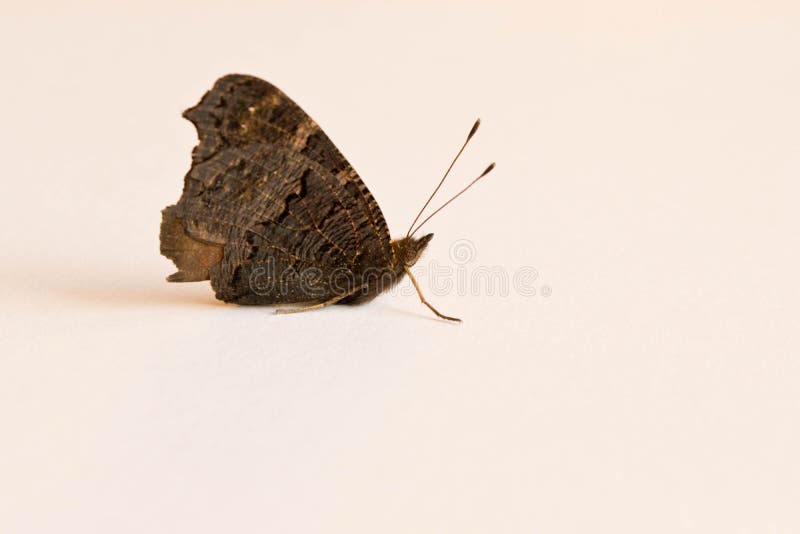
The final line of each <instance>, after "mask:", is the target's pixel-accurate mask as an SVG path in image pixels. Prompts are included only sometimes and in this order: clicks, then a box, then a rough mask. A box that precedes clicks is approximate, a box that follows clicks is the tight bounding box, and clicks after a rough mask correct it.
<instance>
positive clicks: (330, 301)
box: [275, 287, 361, 314]
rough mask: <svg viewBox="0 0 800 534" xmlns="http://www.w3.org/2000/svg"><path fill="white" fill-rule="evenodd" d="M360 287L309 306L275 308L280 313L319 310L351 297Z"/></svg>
mask: <svg viewBox="0 0 800 534" xmlns="http://www.w3.org/2000/svg"><path fill="white" fill-rule="evenodd" d="M360 289H361V288H360V287H357V288H356V289H354V290H353V291H350V292H349V293H342V294H341V295H336V296H335V297H333V298H332V299H328V300H326V301H324V302H319V303H317V304H309V305H308V306H300V307H297V308H278V309H277V310H275V313H280V314H285V313H300V312H304V311H311V310H318V309H320V308H324V307H326V306H330V305H331V304H336V303H337V302H339V301H340V300H342V299H343V298H346V297H349V296H350V295H353V294H355V293H356V292H357V291H359V290H360Z"/></svg>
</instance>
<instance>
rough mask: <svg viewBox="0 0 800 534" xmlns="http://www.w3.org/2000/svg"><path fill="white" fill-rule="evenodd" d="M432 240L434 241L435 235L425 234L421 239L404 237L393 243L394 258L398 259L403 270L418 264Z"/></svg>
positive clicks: (398, 264) (398, 263)
mask: <svg viewBox="0 0 800 534" xmlns="http://www.w3.org/2000/svg"><path fill="white" fill-rule="evenodd" d="M431 239H433V234H425V235H424V236H422V237H420V238H419V239H417V238H414V237H404V238H403V239H398V240H396V241H393V242H392V245H393V246H394V253H395V254H394V257H395V258H396V261H397V266H398V267H400V268H401V269H402V268H403V267H411V266H412V265H414V264H415V263H417V261H418V260H419V258H420V256H422V253H423V251H424V250H425V247H427V246H428V243H430V241H431Z"/></svg>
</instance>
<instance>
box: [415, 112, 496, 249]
mask: <svg viewBox="0 0 800 534" xmlns="http://www.w3.org/2000/svg"><path fill="white" fill-rule="evenodd" d="M480 125H481V120H480V119H478V120H476V121H475V124H473V125H472V129H471V130H470V131H469V135H467V140H466V141H464V144H463V145H461V150H459V151H458V154H456V157H455V158H453V161H452V162H451V163H450V166H449V167H447V171H445V173H444V176H442V179H441V180H439V185H437V186H436V189H434V190H433V193H431V196H429V197H428V200H427V201H425V204H424V205H423V206H422V209H421V210H419V213H417V216H416V217H414V221H413V222H412V223H411V226H409V227H408V232H406V237H410V236H411V235H412V234H411V229H412V228H414V225H415V224H416V223H417V221H418V220H419V217H420V215H422V212H423V211H425V208H427V207H428V204H430V203H431V200H433V197H434V195H436V192H437V191H439V188H440V187H442V184H443V183H444V179H445V178H447V175H448V174H450V170H451V169H452V168H453V165H455V164H456V161H458V158H459V156H461V153H462V152H464V149H465V148H466V147H467V143H469V140H470V139H472V136H473V135H475V132H477V131H478V126H480ZM484 174H485V173H484ZM462 192H463V191H462ZM459 194H461V193H459ZM442 207H444V206H442ZM439 209H441V208H439ZM426 220H427V219H426ZM420 226H422V225H420Z"/></svg>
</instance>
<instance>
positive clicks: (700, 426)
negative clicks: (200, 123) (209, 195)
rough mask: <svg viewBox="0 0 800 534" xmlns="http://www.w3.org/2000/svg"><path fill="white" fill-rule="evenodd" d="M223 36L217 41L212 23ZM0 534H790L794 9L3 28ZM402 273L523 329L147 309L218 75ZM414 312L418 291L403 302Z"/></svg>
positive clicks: (317, 12)
mask: <svg viewBox="0 0 800 534" xmlns="http://www.w3.org/2000/svg"><path fill="white" fill-rule="evenodd" d="M229 6H230V7H229ZM2 13H3V14H2V22H0V66H1V68H2V73H3V82H2V84H1V85H0V106H2V115H1V119H0V120H2V127H1V128H0V136H2V137H0V153H1V154H2V159H1V160H0V161H2V185H3V187H2V199H3V203H2V209H1V210H0V249H1V250H2V264H0V276H2V284H0V295H1V297H0V298H1V299H2V309H1V312H2V327H1V328H2V330H1V331H0V354H1V355H0V531H2V532H4V533H34V532H35V533H44V532H79V533H95V532H97V533H109V532H113V533H128V532H130V533H141V532H154V533H156V532H157V533H160V532H164V533H176V532H193V533H197V532H280V533H294V532H297V533H316V532H319V533H339V532H341V533H348V534H351V533H376V532H380V533H415V534H416V533H443V532H447V533H458V534H462V533H486V532H503V533H506V532H508V533H531V532H542V533H587V532H591V533H594V532H608V533H614V534H618V533H623V532H624V533H642V532H648V533H675V532H693V533H704V534H705V533H711V532H719V533H726V534H729V533H767V532H769V533H796V532H800V509H798V502H800V462H798V457H799V456H800V455H798V450H800V431H799V429H798V425H799V424H800V423H799V422H798V414H799V411H800V391H798V382H799V381H800V364H798V351H799V349H800V341H798V326H800V324H798V323H800V321H799V319H800V305H798V300H799V299H800V289H798V272H800V261H799V260H800V258H799V257H798V251H797V249H798V241H799V239H798V238H800V235H799V233H798V231H799V229H800V216H798V211H797V204H798V199H800V185H798V179H799V178H800V151H799V150H798V144H799V143H800V127H799V126H798V125H800V104H799V103H798V102H799V100H798V95H800V54H799V52H800V10H799V9H798V7H797V3H796V2H789V1H786V2H778V1H771V2H769V1H768V2H737V1H732V2H731V1H719V2H712V1H693V2H667V1H664V2H637V1H628V2H623V1H612V2H588V1H586V2H577V1H567V2H533V3H519V4H515V3H508V2H499V1H493V2H483V3H460V2H459V3H455V2H454V3H424V4H423V3H419V4H411V5H409V4H407V3H404V4H400V3H397V4H396V5H394V6H385V5H382V6H379V5H377V4H372V3H348V2H344V3H329V4H313V5H312V4H309V5H301V4H299V3H297V4H295V3H287V4H279V5H269V3H267V2H250V3H242V4H240V5H235V6H234V5H233V3H231V2H221V1H220V2H213V3H212V2H178V3H174V2H167V1H164V2H145V3H140V5H139V7H130V6H129V7H120V6H110V5H108V3H106V2H96V3H94V4H88V3H87V4H79V5H75V4H70V5H67V4H63V3H61V4H54V5H44V4H40V5H31V4H27V3H26V4H25V5H22V4H20V5H7V4H6V5H4V6H3V8H2ZM228 72H246V73H251V74H255V75H258V76H261V77H264V78H266V79H268V80H270V81H272V82H274V83H275V84H277V85H278V86H280V87H281V88H282V89H284V91H286V92H287V93H288V94H289V95H290V96H291V97H292V98H294V99H295V100H297V101H298V102H299V103H300V104H301V105H302V106H303V107H304V108H305V109H306V110H307V111H308V112H309V113H310V114H311V115H312V116H313V117H314V118H315V119H316V120H317V121H318V122H319V123H320V124H321V125H322V126H323V128H325V130H326V131H327V132H328V134H329V135H330V137H331V138H332V139H333V140H334V142H335V143H336V144H337V145H338V146H339V147H340V148H341V150H342V151H343V152H344V154H345V155H346V156H347V157H348V158H349V160H350V161H351V162H352V163H353V165H354V166H355V168H356V169H357V170H358V171H359V172H360V173H361V175H362V177H363V178H364V180H365V182H366V183H367V185H368V186H369V187H370V189H371V190H372V192H373V193H374V194H375V196H376V198H377V199H378V201H379V202H380V204H381V206H382V208H383V210H384V213H385V215H386V218H387V220H388V222H389V225H390V227H391V228H392V229H393V231H394V232H395V233H402V232H404V231H405V228H406V225H407V224H408V223H409V221H410V219H411V218H412V216H413V214H414V212H415V211H416V209H417V208H418V207H419V206H420V204H421V202H422V200H423V199H424V197H425V196H426V194H427V193H428V192H429V190H430V189H431V188H432V186H433V185H434V184H435V182H436V180H437V179H438V177H439V175H440V173H441V172H442V170H443V169H444V167H445V166H446V164H447V162H448V159H449V158H450V157H451V156H452V154H453V152H454V151H455V150H456V148H457V146H458V144H459V143H460V142H461V140H462V138H463V135H464V134H465V133H466V131H467V129H468V128H469V126H470V125H471V123H472V120H473V119H474V118H475V117H476V116H480V117H481V118H482V119H483V121H484V126H483V128H482V129H481V131H480V133H479V135H478V136H477V138H476V139H475V142H474V145H473V146H472V147H471V148H470V149H469V151H468V154H467V155H466V156H465V158H464V160H463V161H462V162H461V164H459V166H458V167H457V168H456V172H455V173H454V176H453V179H452V181H451V182H450V183H449V184H448V187H447V188H446V189H447V191H448V192H452V191H454V190H456V189H457V187H458V186H459V185H460V184H462V183H464V182H465V181H466V180H468V179H469V178H471V177H472V176H473V175H474V173H476V172H479V171H480V170H481V169H482V168H483V166H484V165H485V164H486V163H487V162H489V161H491V160H496V161H497V162H498V167H497V170H496V172H495V174H494V175H492V176H491V178H489V179H487V181H486V182H484V183H482V184H481V185H480V186H479V187H478V188H476V190H475V191H472V192H471V194H469V195H467V196H465V197H464V198H463V199H462V200H460V201H459V202H458V204H457V205H455V206H453V207H452V209H450V210H449V211H448V212H447V213H446V214H442V216H440V217H439V218H437V220H435V221H434V222H432V223H431V225H430V229H431V230H432V231H434V232H435V233H436V239H434V241H433V243H432V245H431V247H430V249H429V252H428V255H427V259H428V260H436V261H437V262H439V263H440V264H443V265H448V264H450V265H452V263H453V260H452V259H451V258H450V257H449V250H450V247H451V245H452V244H453V243H454V242H456V241H457V240H460V239H468V240H469V241H470V242H471V243H473V244H474V247H475V249H474V250H475V251H476V254H477V256H476V258H475V259H474V262H472V263H471V264H470V265H469V266H470V267H471V268H472V267H477V266H480V265H485V266H493V265H497V266H502V267H504V268H505V269H507V270H508V271H509V272H513V271H514V270H516V269H518V268H520V267H522V266H532V267H535V268H536V269H537V270H538V272H539V279H538V280H537V281H536V286H537V288H538V289H542V288H544V287H545V286H548V287H549V288H550V289H551V290H552V295H550V296H549V297H544V296H542V295H541V294H537V295H536V296H534V297H524V296H521V295H519V294H513V293H512V294H510V295H507V296H505V297H503V296H501V295H497V294H492V293H491V292H489V291H485V290H481V291H476V292H474V294H458V293H457V292H451V293H450V294H448V295H438V296H434V297H432V300H433V301H434V302H435V303H436V304H437V305H439V306H440V307H441V309H442V310H443V311H446V312H450V313H453V314H457V315H460V316H461V317H463V318H464V320H465V322H464V323H463V324H462V325H460V326H453V325H449V324H443V323H441V322H438V321H435V320H431V317H430V314H429V313H428V312H427V310H425V309H424V308H423V307H422V306H421V305H420V304H419V302H418V301H417V300H416V298H415V297H413V296H403V295H394V296H392V295H387V296H384V297H382V298H379V299H378V300H376V301H374V302H373V303H371V304H370V305H367V306H363V307H358V308H338V307H337V308H335V309H330V310H325V311H324V312H321V313H314V314H306V315H300V316H291V317H279V316H274V315H272V313H271V310H270V309H268V308H262V309H258V308H247V309H245V308H237V307H233V306H226V305H222V304H218V303H216V302H215V301H214V299H213V296H212V293H211V291H210V289H209V288H208V286H207V285H206V284H195V285H182V286H181V285H170V284H167V283H165V282H164V277H165V276H166V275H167V274H169V273H170V272H172V266H171V264H170V263H169V262H168V261H167V260H166V259H164V258H162V257H161V256H160V255H159V254H158V242H157V230H158V224H159V218H160V216H159V211H160V209H161V208H162V207H163V206H165V205H167V204H168V203H172V202H174V201H175V200H176V199H177V198H178V196H179V194H180V189H181V185H182V176H183V174H184V172H185V171H186V169H187V168H188V164H189V154H190V150H191V147H192V146H193V145H194V141H195V134H194V131H193V129H192V127H191V125H190V124H189V123H188V122H186V121H184V120H183V119H181V118H180V112H181V111H182V110H183V109H184V108H186V107H188V106H190V105H192V104H194V103H195V102H196V101H197V99H198V98H199V97H200V96H201V94H202V93H203V92H204V91H205V90H207V89H208V88H209V87H210V86H211V85H212V83H213V81H214V80H215V79H216V78H217V77H218V76H220V75H222V74H225V73H228ZM423 282H424V283H425V280H423Z"/></svg>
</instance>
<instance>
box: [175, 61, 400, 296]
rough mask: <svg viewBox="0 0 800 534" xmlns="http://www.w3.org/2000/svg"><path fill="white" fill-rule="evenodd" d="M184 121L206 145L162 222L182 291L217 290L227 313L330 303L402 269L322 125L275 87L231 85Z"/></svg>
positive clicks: (218, 87)
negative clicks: (371, 274)
mask: <svg viewBox="0 0 800 534" xmlns="http://www.w3.org/2000/svg"><path fill="white" fill-rule="evenodd" d="M184 116H185V117H186V118H187V119H189V120H190V121H191V122H192V123H194V125H195V126H196V128H197V132H198V137H199V143H198V145H197V146H196V147H195V149H194V151H193V153H192V167H191V169H190V170H189V172H188V173H187V175H186V177H185V180H184V190H183V195H182V196H181V198H180V200H179V201H178V203H177V204H175V205H174V206H169V207H168V208H166V209H165V210H164V211H163V220H162V226H161V251H162V253H163V254H164V255H165V256H167V257H169V258H170V259H172V260H173V261H174V262H175V264H176V266H177V267H178V269H179V271H178V272H177V273H175V274H173V275H172V276H170V278H169V280H171V281H195V280H205V279H210V280H211V284H212V286H213V287H214V289H215V291H216V293H217V297H218V298H220V299H221V300H225V301H228V302H239V303H253V304H255V303H259V304H272V303H280V302H308V301H319V300H326V299H327V298H331V297H332V296H336V295H338V294H341V291H342V290H343V284H347V287H350V286H352V284H357V283H359V280H361V279H362V278H363V276H364V273H365V272H366V271H367V270H368V269H370V268H374V267H375V266H386V267H388V266H389V265H390V264H391V255H392V249H391V245H390V239H389V232H388V229H387V227H386V222H385V220H384V218H383V214H382V213H381V211H380V208H379V207H378V204H377V203H376V202H375V199H374V198H373V197H372V195H371V194H370V192H369V190H368V189H367V187H366V186H365V185H364V183H363V182H362V181H361V179H360V178H359V177H358V174H356V172H355V171H354V170H353V168H352V167H351V166H350V164H349V163H348V162H347V160H345V159H344V157H343V156H342V155H341V153H340V152H339V151H338V150H337V149H336V147H335V146H334V145H333V143H331V141H330V139H328V137H327V136H326V135H325V133H324V132H323V131H322V130H321V129H320V128H319V126H317V124H316V123H315V122H314V121H313V120H312V119H311V118H310V117H309V116H308V115H306V114H305V112H303V110H302V109H300V107H299V106H297V104H295V103H294V102H293V101H292V100H291V99H289V98H288V97H287V96H286V95H285V94H283V93H282V92H281V91H280V90H279V89H277V88H275V87H274V86H272V85H271V84H269V83H267V82H265V81H263V80H260V79H258V78H254V77H251V76H243V75H228V76H225V77H223V78H220V79H219V80H218V81H217V82H216V83H215V85H214V87H213V88H212V89H211V91H209V92H208V93H206V94H205V95H204V96H203V98H202V100H201V101H200V103H199V104H198V105H197V106H195V107H193V108H190V109H188V110H187V111H186V112H185V113H184Z"/></svg>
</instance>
